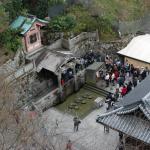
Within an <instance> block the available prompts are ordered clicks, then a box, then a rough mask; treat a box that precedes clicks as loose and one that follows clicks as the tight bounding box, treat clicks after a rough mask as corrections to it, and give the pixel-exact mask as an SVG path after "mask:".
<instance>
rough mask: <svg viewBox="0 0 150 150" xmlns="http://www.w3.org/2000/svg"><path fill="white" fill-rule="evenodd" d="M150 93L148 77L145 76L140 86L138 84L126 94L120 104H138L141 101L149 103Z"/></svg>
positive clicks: (149, 77) (149, 79)
mask: <svg viewBox="0 0 150 150" xmlns="http://www.w3.org/2000/svg"><path fill="white" fill-rule="evenodd" d="M149 93H150V75H149V76H147V77H146V78H145V79H144V80H143V81H142V82H141V83H140V84H138V85H137V86H136V87H135V88H134V89H133V90H132V91H131V92H130V93H129V94H127V95H126V96H125V97H124V98H123V100H122V102H123V106H128V105H131V104H136V103H140V102H141V101H145V102H147V103H148V102H149V101H150V100H148V98H149V97H148V95H149Z"/></svg>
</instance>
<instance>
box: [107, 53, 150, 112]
mask: <svg viewBox="0 0 150 150" xmlns="http://www.w3.org/2000/svg"><path fill="white" fill-rule="evenodd" d="M105 65H106V73H105V75H104V80H105V82H106V87H109V86H115V87H116V89H115V92H114V93H109V94H108V95H107V97H106V103H107V104H108V107H107V109H108V110H109V109H110V107H111V106H112V105H113V104H114V103H115V102H116V101H117V100H118V98H119V97H124V96H125V95H126V94H127V93H129V92H130V91H131V90H132V89H133V88H135V87H136V86H137V84H138V83H140V82H141V81H142V80H143V79H145V78H146V76H147V75H148V74H149V70H148V68H144V67H141V68H139V67H134V66H133V65H132V64H129V63H128V60H126V62H125V63H122V62H121V61H120V60H119V59H115V60H113V59H112V58H111V57H110V56H108V55H107V56H106V58H105Z"/></svg>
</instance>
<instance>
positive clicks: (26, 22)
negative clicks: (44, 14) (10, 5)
mask: <svg viewBox="0 0 150 150" xmlns="http://www.w3.org/2000/svg"><path fill="white" fill-rule="evenodd" d="M35 21H38V22H41V23H48V22H47V21H45V20H42V19H38V18H36V17H24V16H19V17H18V18H17V19H16V20H14V21H13V22H12V23H11V25H10V27H11V28H12V29H21V34H22V35H24V34H25V33H26V32H27V31H28V30H29V29H30V28H31V27H32V25H33V23H34V22H35Z"/></svg>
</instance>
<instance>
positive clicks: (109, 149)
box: [43, 106, 118, 150]
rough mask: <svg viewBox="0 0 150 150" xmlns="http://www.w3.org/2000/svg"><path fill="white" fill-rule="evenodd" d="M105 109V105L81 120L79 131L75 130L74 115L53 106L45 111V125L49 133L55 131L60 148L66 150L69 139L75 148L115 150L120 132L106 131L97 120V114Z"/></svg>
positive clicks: (82, 149)
mask: <svg viewBox="0 0 150 150" xmlns="http://www.w3.org/2000/svg"><path fill="white" fill-rule="evenodd" d="M105 110H106V109H105V106H103V107H102V108H100V109H97V110H94V111H93V112H92V113H90V114H89V115H88V116H87V117H85V118H84V119H83V120H81V124H80V126H79V131H78V132H73V116H71V115H69V114H68V113H61V112H59V111H58V110H56V109H55V108H51V109H49V110H47V111H46V112H44V114H43V118H44V120H46V121H44V122H46V123H45V127H46V129H47V131H48V134H49V135H52V134H51V133H52V132H53V133H55V134H53V135H55V143H57V149H58V150H65V144H66V143H67V140H68V139H70V140H71V141H72V142H73V150H115V149H116V146H117V144H118V133H117V132H115V131H113V130H110V132H109V133H104V127H103V126H102V125H101V124H98V123H96V121H95V120H96V118H97V116H98V115H100V114H102V113H104V112H105ZM56 119H57V120H58V127H57V126H56ZM59 141H61V143H60V142H59ZM58 143H59V144H58ZM58 145H59V146H58ZM60 145H61V146H60Z"/></svg>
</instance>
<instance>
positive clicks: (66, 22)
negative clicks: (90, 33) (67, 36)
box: [49, 15, 76, 32]
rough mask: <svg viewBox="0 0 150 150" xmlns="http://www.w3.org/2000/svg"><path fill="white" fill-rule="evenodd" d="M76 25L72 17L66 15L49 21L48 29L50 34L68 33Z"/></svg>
mask: <svg viewBox="0 0 150 150" xmlns="http://www.w3.org/2000/svg"><path fill="white" fill-rule="evenodd" d="M75 25H76V20H75V17H74V16H71V15H66V16H59V17H56V18H53V19H52V20H51V21H50V24H49V29H50V31H52V32H67V31H68V32H69V31H70V30H71V29H73V28H74V27H75Z"/></svg>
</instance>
